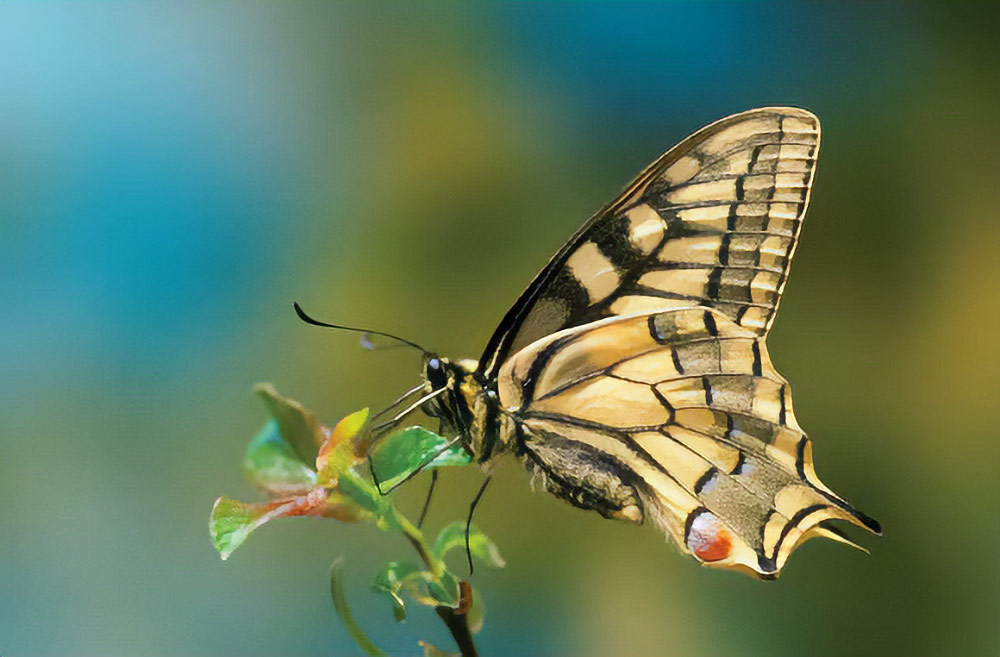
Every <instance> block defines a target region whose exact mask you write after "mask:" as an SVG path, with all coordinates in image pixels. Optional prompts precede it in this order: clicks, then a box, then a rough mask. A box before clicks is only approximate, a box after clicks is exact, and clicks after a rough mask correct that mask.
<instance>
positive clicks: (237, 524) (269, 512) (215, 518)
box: [208, 488, 329, 560]
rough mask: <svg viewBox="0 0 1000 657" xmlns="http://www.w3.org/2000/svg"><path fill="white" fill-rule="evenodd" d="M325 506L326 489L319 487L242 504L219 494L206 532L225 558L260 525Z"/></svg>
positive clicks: (319, 512)
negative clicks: (285, 497) (300, 493)
mask: <svg viewBox="0 0 1000 657" xmlns="http://www.w3.org/2000/svg"><path fill="white" fill-rule="evenodd" d="M328 506H329V505H328V498H327V493H326V491H325V490H323V489H322V488H317V489H313V490H312V491H310V492H309V494H307V495H300V496H299V497H293V498H289V499H287V500H279V501H276V502H271V503H269V504H245V503H243V502H238V501H236V500H232V499H229V498H228V497H220V498H218V499H217V500H215V504H214V505H212V513H211V514H210V515H209V517H208V533H209V536H211V538H212V545H214V546H215V549H216V550H217V551H218V552H219V556H220V557H222V559H223V560H226V559H228V558H229V555H231V554H232V553H233V552H234V551H235V550H236V548H238V547H239V546H240V545H242V544H243V542H244V541H246V540H247V537H249V536H250V534H251V533H253V531H254V530H256V529H257V528H258V527H260V526H261V525H264V524H265V523H268V522H270V521H271V520H274V519H275V518H282V517H292V516H315V515H322V514H323V512H324V511H326V510H327V508H328Z"/></svg>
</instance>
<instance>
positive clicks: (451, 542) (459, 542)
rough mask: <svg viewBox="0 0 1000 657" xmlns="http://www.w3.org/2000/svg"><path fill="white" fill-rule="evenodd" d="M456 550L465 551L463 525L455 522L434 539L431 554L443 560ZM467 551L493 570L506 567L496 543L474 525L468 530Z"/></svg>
mask: <svg viewBox="0 0 1000 657" xmlns="http://www.w3.org/2000/svg"><path fill="white" fill-rule="evenodd" d="M458 548H461V549H462V550H465V523H464V522H461V521H458V520H456V521H455V522H452V523H449V524H448V525H446V526H445V527H444V528H443V529H442V530H441V532H440V533H439V534H438V535H437V538H436V539H434V546H433V547H432V548H431V554H433V555H434V556H435V557H437V558H438V559H442V560H443V559H444V557H445V555H446V554H448V553H449V552H451V551H452V550H455V549H458ZM469 551H470V552H472V556H473V557H475V558H476V559H478V560H479V561H482V562H483V563H485V564H488V565H490V566H493V567H494V568H503V567H504V566H505V565H506V562H505V561H504V560H503V557H502V556H500V550H499V549H497V546H496V543H494V542H493V541H492V540H491V539H490V538H489V537H488V536H486V534H484V533H483V532H481V531H479V528H478V527H476V526H475V525H472V527H470V528H469Z"/></svg>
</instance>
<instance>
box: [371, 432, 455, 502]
mask: <svg viewBox="0 0 1000 657" xmlns="http://www.w3.org/2000/svg"><path fill="white" fill-rule="evenodd" d="M450 442H452V441H450V440H448V439H446V438H443V437H441V436H439V435H438V434H436V433H434V432H433V431H429V430H428V429H425V428H423V427H420V426H413V427H407V428H406V429H403V430H402V431H398V432H396V433H394V434H392V435H391V436H389V437H388V438H386V439H385V440H383V441H382V443H381V444H380V445H379V447H378V449H376V450H375V451H374V452H373V453H372V462H373V463H374V465H375V474H376V475H378V478H379V482H380V485H381V488H382V490H386V489H389V488H392V487H393V486H395V485H397V484H399V483H400V482H401V481H403V480H405V479H406V478H407V477H409V476H411V475H412V474H413V473H414V472H416V471H417V470H421V469H432V468H440V467H445V466H453V465H468V463H469V462H470V461H471V457H470V456H469V453H468V452H466V451H465V449H463V448H462V446H461V445H460V444H457V443H456V444H455V445H452V446H450V447H448V444H449V443H450Z"/></svg>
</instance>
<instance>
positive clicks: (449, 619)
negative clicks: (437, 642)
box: [391, 506, 479, 657]
mask: <svg viewBox="0 0 1000 657" xmlns="http://www.w3.org/2000/svg"><path fill="white" fill-rule="evenodd" d="M391 508H392V515H393V520H394V521H395V522H396V524H397V525H398V526H399V528H400V531H402V532H403V535H404V536H406V539H407V540H408V541H410V544H411V545H413V548H414V549H415V550H416V551H417V554H419V555H420V558H421V559H422V560H423V562H424V564H425V565H426V566H427V569H428V570H430V571H431V572H432V573H433V574H434V575H442V574H443V573H444V570H445V566H444V562H442V561H441V560H440V559H437V558H435V557H434V555H432V554H431V551H430V549H428V547H427V543H426V542H425V541H424V535H423V533H422V532H421V531H420V530H419V529H418V528H417V526H416V525H414V524H413V523H412V522H410V521H409V520H408V519H407V518H406V517H405V516H404V515H403V514H401V513H400V512H399V511H398V510H396V507H395V506H393V507H391ZM464 588H465V587H463V589H464ZM470 595H471V591H470ZM463 602H466V604H463V605H461V607H462V608H464V609H468V608H469V604H468V602H467V601H463ZM434 611H436V612H437V615H438V617H439V618H440V619H441V620H442V621H443V622H444V624H445V626H446V627H447V628H448V631H449V632H451V636H452V638H453V639H455V643H456V644H457V645H458V649H459V651H460V652H461V653H462V657H479V651H477V650H476V644H475V642H474V641H473V639H472V630H470V629H469V617H468V614H466V613H465V612H464V611H463V612H462V613H458V612H457V611H456V610H455V609H452V608H451V607H445V606H443V605H442V606H440V607H435V608H434Z"/></svg>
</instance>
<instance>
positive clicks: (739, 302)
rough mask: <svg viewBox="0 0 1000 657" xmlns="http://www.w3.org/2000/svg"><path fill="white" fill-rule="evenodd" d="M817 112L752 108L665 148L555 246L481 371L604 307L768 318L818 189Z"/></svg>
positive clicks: (616, 312) (750, 324)
mask: <svg viewBox="0 0 1000 657" xmlns="http://www.w3.org/2000/svg"><path fill="white" fill-rule="evenodd" d="M818 148H819V122H818V120H817V119H816V117H815V116H813V115H812V114H811V113H809V112H807V111H805V110H801V109H794V108H765V109H758V110H751V111H749V112H744V113H742V114H737V115H734V116H731V117H729V118H726V119H723V120H721V121H718V122H716V123H713V124H712V125H710V126H708V127H706V128H704V129H702V130H700V131H699V132H697V133H695V134H694V135H692V136H691V137H689V138H688V139H686V140H684V141H683V142H681V143H680V144H678V145H677V146H675V147H674V148H672V149H671V150H669V151H667V152H666V153H664V154H663V155H662V156H661V157H660V158H658V159H657V160H656V161H655V162H653V163H652V164H651V165H650V166H649V167H647V169H646V170H644V171H643V172H642V173H641V174H640V175H639V176H638V177H637V178H636V180H635V181H634V182H633V183H632V184H631V185H630V186H629V187H628V188H627V189H626V190H625V191H624V192H623V193H622V194H621V195H620V196H619V197H618V198H617V199H616V200H615V201H613V202H612V203H610V204H609V205H608V206H607V207H605V208H604V209H602V210H601V211H600V212H598V213H597V214H596V215H595V216H594V217H593V218H591V220H590V221H588V222H587V223H586V224H584V226H583V227H582V228H581V229H580V230H579V231H577V233H576V234H575V235H574V236H573V237H572V238H571V239H570V240H569V241H568V242H567V243H566V245H565V246H564V247H563V248H562V249H561V250H560V251H559V253H557V254H556V255H555V256H554V257H553V258H552V260H551V261H550V262H549V264H548V265H547V266H546V267H545V269H543V270H542V272H541V273H540V274H539V275H538V276H537V277H536V278H535V280H534V281H532V283H531V284H530V285H529V286H528V288H527V289H526V290H525V291H524V293H522V295H521V297H520V298H519V299H518V301H517V302H516V303H515V304H514V306H512V307H511V309H510V310H509V311H508V312H507V315H506V316H505V317H504V319H503V321H502V322H501V324H500V326H499V327H498V329H497V331H496V332H495V333H494V335H493V337H492V338H491V339H490V341H489V343H488V344H487V347H486V349H485V351H484V354H483V357H482V359H481V360H480V373H481V374H483V375H484V376H485V377H486V378H487V379H489V378H492V377H493V376H495V375H496V372H497V370H498V369H499V367H500V365H502V363H503V362H504V360H505V359H506V358H507V357H508V356H509V355H510V354H513V353H514V352H516V351H517V350H519V349H522V348H524V347H526V346H528V345H529V344H531V343H532V342H534V341H536V340H538V339H540V338H543V337H545V336H547V335H550V334H552V333H555V332H557V331H559V330H562V329H565V328H569V327H574V326H582V325H585V324H587V323H590V322H594V321H597V320H600V319H603V318H607V317H613V316H623V315H631V314H636V313H653V312H656V311H659V310H665V309H668V308H677V307H685V306H691V305H705V306H709V307H712V308H715V309H717V310H718V311H720V312H721V313H722V314H724V315H725V316H726V317H728V318H729V319H731V320H732V321H733V322H734V323H736V324H737V325H739V326H742V327H744V328H746V329H748V330H749V331H751V332H753V333H754V334H756V335H765V334H766V333H767V331H768V329H769V328H770V325H771V322H772V321H773V318H774V312H775V310H776V309H777V306H778V301H779V299H780V297H781V292H782V290H783V289H784V286H785V281H786V279H787V275H788V266H789V263H790V262H791V258H792V254H793V253H794V250H795V245H796V241H797V239H798V235H799V228H800V225H801V222H802V218H803V216H804V213H805V210H806V205H807V203H808V199H809V190H810V188H811V185H812V179H813V173H814V170H815V164H816V156H817V151H818Z"/></svg>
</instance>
